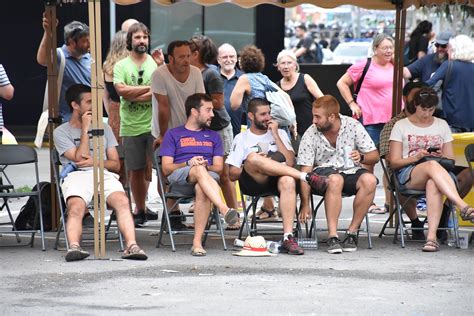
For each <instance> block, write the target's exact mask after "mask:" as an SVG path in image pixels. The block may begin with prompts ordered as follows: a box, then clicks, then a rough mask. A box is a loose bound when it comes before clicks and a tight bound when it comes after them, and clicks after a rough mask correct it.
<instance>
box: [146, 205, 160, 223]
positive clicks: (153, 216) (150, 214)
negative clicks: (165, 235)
mask: <svg viewBox="0 0 474 316" xmlns="http://www.w3.org/2000/svg"><path fill="white" fill-rule="evenodd" d="M145 214H146V219H147V221H156V220H158V213H157V212H155V211H153V210H150V209H149V208H148V207H147V208H146V212H145Z"/></svg>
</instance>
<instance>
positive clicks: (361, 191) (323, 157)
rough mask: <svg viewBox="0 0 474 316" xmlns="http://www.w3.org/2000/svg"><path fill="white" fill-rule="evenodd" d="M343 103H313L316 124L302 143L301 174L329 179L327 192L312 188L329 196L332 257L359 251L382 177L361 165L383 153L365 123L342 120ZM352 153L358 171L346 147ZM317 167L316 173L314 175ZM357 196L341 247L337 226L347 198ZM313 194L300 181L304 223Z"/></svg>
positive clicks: (331, 99) (326, 198) (327, 99)
mask: <svg viewBox="0 0 474 316" xmlns="http://www.w3.org/2000/svg"><path fill="white" fill-rule="evenodd" d="M339 112H340V108H339V103H338V102H337V100H336V98H334V97H333V96H330V95H325V96H322V97H320V98H318V99H316V101H314V102H313V125H312V126H310V127H309V128H308V129H307V130H306V132H305V133H304V135H303V138H302V139H301V144H300V147H299V152H298V164H299V165H300V166H301V171H302V172H311V171H313V172H314V173H315V174H317V175H319V176H327V177H328V178H329V181H328V185H327V188H324V189H322V190H320V189H316V190H314V189H313V192H314V193H315V194H318V195H322V196H324V208H325V210H326V218H327V223H328V237H329V238H328V252H329V253H342V252H343V251H356V250H357V231H358V229H359V227H360V224H361V223H362V221H363V220H364V217H365V215H366V214H367V211H368V210H369V207H370V205H371V204H372V201H373V200H374V196H375V187H376V185H377V178H375V176H374V175H373V174H372V173H371V172H370V171H368V170H366V169H364V168H362V167H361V166H360V164H361V163H362V162H363V163H364V164H375V163H376V162H378V160H379V154H378V152H377V149H376V148H375V145H374V142H373V141H372V139H371V138H370V136H369V134H367V131H366V130H365V128H364V127H363V126H362V124H361V123H359V122H358V121H356V120H355V119H353V118H351V117H347V116H344V115H340V114H339ZM346 146H349V147H350V148H351V149H352V151H351V152H350V157H346V159H347V160H352V161H353V163H355V166H353V167H350V166H347V161H345V160H346V159H345V158H344V157H345V155H344V152H345V151H346V150H345V149H344V148H345V147H346ZM313 168H314V170H313ZM343 193H344V194H346V195H355V199H354V204H353V209H354V215H353V217H352V221H351V223H350V225H349V228H348V229H347V232H346V236H345V238H344V240H343V241H342V243H341V242H340V241H339V237H338V235H337V222H338V221H339V215H340V214H341V208H342V194H343ZM310 195H311V189H310V187H309V185H307V184H306V183H305V182H304V181H301V207H300V220H301V221H302V222H305V221H306V220H309V219H310V218H311V210H310V207H309V201H310Z"/></svg>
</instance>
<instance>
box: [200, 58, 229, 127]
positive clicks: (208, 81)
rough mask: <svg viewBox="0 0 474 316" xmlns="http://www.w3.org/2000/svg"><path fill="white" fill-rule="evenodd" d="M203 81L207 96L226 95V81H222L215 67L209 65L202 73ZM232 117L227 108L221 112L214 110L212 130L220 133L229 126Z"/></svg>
mask: <svg viewBox="0 0 474 316" xmlns="http://www.w3.org/2000/svg"><path fill="white" fill-rule="evenodd" d="M202 80H203V81H204V88H205V89H206V94H207V95H209V96H211V95H212V94H217V93H222V94H224V80H223V79H222V77H221V75H220V74H219V71H218V70H217V67H216V66H214V65H207V67H206V68H204V70H203V71H202ZM229 124H230V116H229V113H227V110H226V109H225V107H223V108H222V109H220V110H217V109H214V117H213V118H212V122H211V129H212V130H215V131H220V130H221V129H223V128H225V127H227V126H229Z"/></svg>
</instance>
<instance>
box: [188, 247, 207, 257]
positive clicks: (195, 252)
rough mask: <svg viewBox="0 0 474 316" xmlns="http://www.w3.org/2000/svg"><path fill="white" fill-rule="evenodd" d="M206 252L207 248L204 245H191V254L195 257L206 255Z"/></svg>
mask: <svg viewBox="0 0 474 316" xmlns="http://www.w3.org/2000/svg"><path fill="white" fill-rule="evenodd" d="M206 254H207V252H206V250H204V248H202V247H194V246H193V247H191V255H193V256H194V257H204V256H205V255H206Z"/></svg>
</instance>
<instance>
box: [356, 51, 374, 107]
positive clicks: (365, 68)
mask: <svg viewBox="0 0 474 316" xmlns="http://www.w3.org/2000/svg"><path fill="white" fill-rule="evenodd" d="M371 62H372V58H367V62H366V63H365V67H364V70H363V71H362V75H361V76H360V78H359V81H358V82H357V83H358V85H357V88H356V89H355V91H354V93H353V94H352V98H354V101H355V102H357V95H358V94H359V91H360V87H362V82H364V78H365V75H366V74H367V71H369V67H370V63H371Z"/></svg>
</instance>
